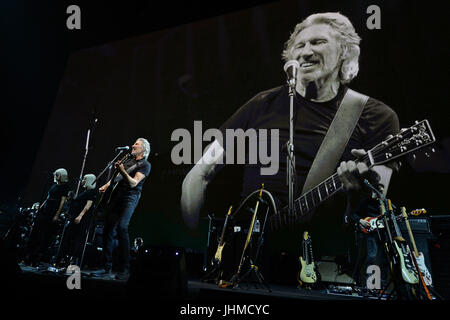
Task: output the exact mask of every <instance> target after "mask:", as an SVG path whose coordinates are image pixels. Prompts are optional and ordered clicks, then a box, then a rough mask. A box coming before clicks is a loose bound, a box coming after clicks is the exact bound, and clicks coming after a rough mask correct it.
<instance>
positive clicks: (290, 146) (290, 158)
mask: <svg viewBox="0 0 450 320" xmlns="http://www.w3.org/2000/svg"><path fill="white" fill-rule="evenodd" d="M288 84H289V104H290V107H289V141H288V143H287V153H288V155H287V164H288V165H287V185H288V188H289V203H288V210H289V216H290V218H294V215H295V210H294V182H295V174H294V173H295V167H294V166H295V155H294V125H295V124H294V95H295V85H294V84H293V82H288Z"/></svg>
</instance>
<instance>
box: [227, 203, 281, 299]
mask: <svg viewBox="0 0 450 320" xmlns="http://www.w3.org/2000/svg"><path fill="white" fill-rule="evenodd" d="M268 213H269V206H267V209H266V215H265V217H264V224H263V226H262V229H261V235H260V237H259V241H258V247H257V249H256V254H255V262H256V261H257V260H258V257H259V250H260V249H261V246H262V244H263V243H264V231H265V229H266V222H267V215H268ZM249 260H250V269H248V270H247V272H245V273H244V275H243V276H242V277H241V278H239V273H236V274H235V275H234V276H233V277H232V280H231V282H232V283H234V285H233V289H234V288H239V283H240V282H241V281H242V280H243V279H246V278H250V277H251V275H252V274H254V275H255V276H256V278H257V280H258V283H259V284H260V285H262V286H263V287H265V288H266V289H267V291H269V292H272V290H271V289H270V287H269V285H268V284H267V282H266V281H265V279H264V277H263V275H262V274H261V272H260V271H259V268H258V266H257V265H256V264H255V263H254V262H253V260H252V259H251V258H249ZM233 279H236V280H235V281H233ZM247 287H248V282H247Z"/></svg>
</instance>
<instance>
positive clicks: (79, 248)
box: [60, 213, 92, 261]
mask: <svg viewBox="0 0 450 320" xmlns="http://www.w3.org/2000/svg"><path fill="white" fill-rule="evenodd" d="M74 220H75V218H71V219H70V223H69V225H68V226H67V228H66V232H65V235H64V239H63V241H64V242H63V247H62V249H61V254H60V257H64V256H65V255H69V256H72V257H76V258H77V259H78V261H80V260H81V255H82V253H83V247H84V243H85V240H86V235H87V233H88V231H89V227H90V225H91V221H92V214H90V213H87V214H85V215H84V216H83V218H82V219H81V221H80V223H79V224H75V223H74Z"/></svg>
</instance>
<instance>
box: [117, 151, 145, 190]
mask: <svg viewBox="0 0 450 320" xmlns="http://www.w3.org/2000/svg"><path fill="white" fill-rule="evenodd" d="M134 165H136V166H135V167H134V168H133V169H131V171H129V170H128V169H129V168H131V167H132V166H134ZM123 166H124V168H125V170H126V171H127V173H128V174H129V175H130V177H132V178H133V177H134V175H135V174H136V173H137V172H140V173H142V174H143V175H145V177H144V178H143V179H142V180H141V181H139V183H138V184H137V186H136V187H134V188H131V186H130V184H129V183H128V181H127V180H126V179H123V177H122V175H121V174H119V175H118V177H120V178H121V180H120V181H119V184H118V185H117V195H118V196H121V197H126V196H135V197H139V196H140V194H141V192H142V187H143V185H144V181H145V179H146V178H147V177H148V175H149V173H150V170H151V164H150V162H148V161H147V160H146V159H141V160H138V161H136V160H135V159H129V160H127V161H125V163H124V164H123Z"/></svg>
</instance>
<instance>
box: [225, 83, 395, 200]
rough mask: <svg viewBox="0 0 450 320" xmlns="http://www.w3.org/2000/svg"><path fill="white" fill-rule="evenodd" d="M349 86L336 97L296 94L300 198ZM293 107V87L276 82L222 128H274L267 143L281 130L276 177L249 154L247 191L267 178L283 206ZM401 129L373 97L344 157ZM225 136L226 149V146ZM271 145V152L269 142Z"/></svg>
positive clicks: (267, 184) (244, 192) (266, 184)
mask: <svg viewBox="0 0 450 320" xmlns="http://www.w3.org/2000/svg"><path fill="white" fill-rule="evenodd" d="M346 90H347V87H345V86H341V87H340V89H339V91H338V94H337V95H336V97H335V98H333V99H332V100H330V101H327V102H313V101H309V100H307V99H305V98H303V97H302V96H301V95H299V94H298V93H296V96H295V99H294V110H295V111H294V112H295V115H294V119H295V122H294V123H295V129H294V151H295V169H296V174H297V179H296V188H295V189H296V191H297V194H296V198H297V197H298V196H299V193H300V192H301V190H302V188H303V185H304V183H305V180H306V176H307V174H308V172H309V169H310V167H311V165H312V162H313V160H314V158H315V156H316V153H317V151H318V149H319V147H320V144H321V143H322V140H323V139H324V137H325V135H326V133H327V130H328V127H329V126H330V124H331V121H332V120H333V117H334V115H335V113H336V111H337V109H338V106H339V104H340V102H341V100H342V98H343V97H344V94H345V92H346ZM289 110H290V108H289V96H288V87H287V86H282V87H277V88H274V89H271V90H267V91H264V92H261V93H259V94H257V95H256V96H255V97H254V98H252V99H251V100H250V101H248V102H247V103H246V104H245V105H244V106H242V107H241V108H240V109H238V110H237V111H236V113H235V114H233V115H232V117H231V118H230V119H229V120H228V121H226V122H225V124H224V125H223V126H222V127H221V130H222V132H223V134H224V136H225V129H237V128H241V129H243V130H244V131H245V130H247V129H249V128H254V129H257V130H258V129H269V132H268V138H267V140H268V143H270V129H279V170H278V172H277V173H276V174H275V175H271V176H269V175H261V173H260V167H261V166H262V165H261V164H248V163H249V158H248V153H247V158H246V162H245V163H246V164H245V165H244V175H243V184H242V192H241V195H242V196H246V195H248V194H249V193H251V192H253V191H255V190H257V189H258V188H260V187H261V183H264V188H265V189H266V190H268V191H270V192H271V193H272V194H273V195H274V196H275V197H276V198H278V199H279V200H281V202H282V204H283V206H284V205H286V204H287V200H288V187H287V185H286V163H287V161H286V156H287V151H286V148H285V147H284V146H285V145H286V142H288V140H289ZM398 131H399V121H398V117H397V114H396V113H395V112H394V111H393V110H392V109H391V108H389V107H388V106H386V105H385V104H383V103H382V102H380V101H377V100H375V99H373V98H369V100H368V101H367V103H366V105H365V107H364V109H363V111H362V114H361V117H360V119H359V121H358V123H357V125H356V128H355V130H354V132H353V134H352V136H351V137H350V140H349V142H348V144H347V146H346V148H345V151H344V153H343V155H342V158H341V161H348V160H353V159H355V157H354V156H353V155H351V153H350V151H351V149H365V150H369V149H371V148H372V147H374V146H375V145H377V144H378V143H379V142H381V141H382V140H384V139H385V138H386V137H387V136H388V135H389V134H396V133H397V132H398ZM258 139H259V138H258ZM225 140H226V139H224V149H225V150H226V148H227V147H226V141H225ZM258 143H259V141H258ZM267 150H268V152H270V150H271V148H270V144H269V147H268V148H267ZM227 162H228V159H227ZM268 166H269V165H267V167H268Z"/></svg>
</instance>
